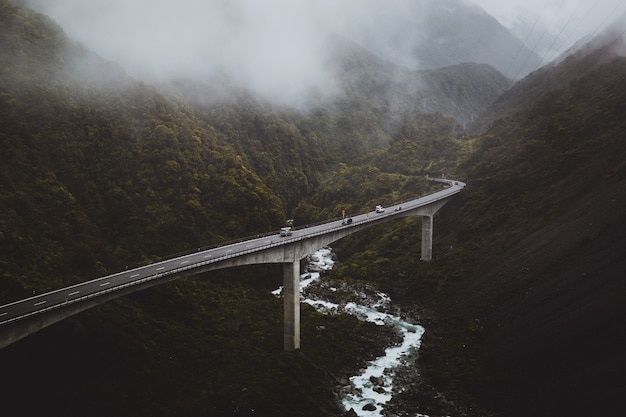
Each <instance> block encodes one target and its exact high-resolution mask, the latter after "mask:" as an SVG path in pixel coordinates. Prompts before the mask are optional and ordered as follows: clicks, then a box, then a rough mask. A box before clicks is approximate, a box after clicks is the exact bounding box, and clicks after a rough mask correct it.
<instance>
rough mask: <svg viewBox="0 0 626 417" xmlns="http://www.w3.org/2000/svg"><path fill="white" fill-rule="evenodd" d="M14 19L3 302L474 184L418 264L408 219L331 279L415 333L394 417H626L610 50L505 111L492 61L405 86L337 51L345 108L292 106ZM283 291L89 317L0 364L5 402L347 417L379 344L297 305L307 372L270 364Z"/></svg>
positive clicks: (226, 287) (264, 287)
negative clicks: (415, 347)
mask: <svg viewBox="0 0 626 417" xmlns="http://www.w3.org/2000/svg"><path fill="white" fill-rule="evenodd" d="M16 3H23V2H11V1H8V0H0V160H1V162H2V164H1V165H0V249H1V250H0V303H5V302H11V301H13V300H16V299H19V298H21V297H27V296H29V295H31V294H33V293H39V292H43V291H47V290H50V289H54V288H58V287H60V286H62V285H67V284H69V283H73V282H76V281H81V280H86V279H89V278H94V277H97V276H101V275H103V274H105V273H107V272H111V271H114V270H117V269H119V268H124V267H126V266H130V265H134V264H137V263H142V262H146V261H148V260H154V259H158V258H159V257H162V256H168V255H171V254H174V253H177V252H181V251H189V250H196V249H197V248H198V247H202V246H205V245H212V244H216V243H219V242H224V241H227V240H230V239H236V238H240V237H243V236H249V235H253V234H257V233H264V232H271V231H273V230H277V229H278V228H279V227H280V226H282V225H283V224H284V222H285V220H286V219H287V218H294V219H295V221H296V225H297V226H300V225H303V224H306V223H310V222H317V221H321V220H325V219H329V218H334V217H337V216H339V215H340V213H341V212H342V210H346V211H347V212H348V213H352V212H358V211H362V210H363V209H366V208H370V209H371V207H372V206H373V205H374V204H379V203H382V204H389V203H393V202H397V201H402V200H404V199H406V198H412V197H415V196H417V195H421V194H424V193H426V192H428V191H429V190H431V187H434V186H433V184H432V183H429V182H427V181H426V180H425V179H424V176H425V175H426V174H430V175H439V174H446V175H448V176H449V177H453V178H459V179H461V180H463V181H466V182H467V183H468V186H467V187H466V188H465V189H464V191H463V192H462V193H461V194H459V195H458V196H457V197H455V198H454V199H453V200H452V201H451V202H450V203H448V204H447V205H446V206H445V207H444V208H443V209H442V210H441V211H440V213H439V214H438V215H437V216H436V217H435V242H434V261H433V262H430V263H424V262H420V261H419V253H420V248H419V245H420V241H421V239H420V236H421V235H420V233H421V230H420V227H421V225H420V221H419V219H418V218H408V219H403V220H399V221H395V222H389V223H387V224H386V225H385V227H379V228H372V229H371V230H369V231H368V232H364V233H360V234H357V235H354V236H351V237H350V238H346V239H343V240H342V241H340V242H337V244H336V245H335V246H334V249H335V252H336V254H337V256H338V264H337V266H336V268H335V269H334V270H333V271H332V272H331V273H330V274H329V276H328V279H332V280H340V281H341V282H346V283H363V282H366V283H368V284H375V285H376V286H377V288H379V289H380V290H382V291H386V292H388V293H389V294H390V295H391V297H392V298H393V300H394V302H395V303H397V306H398V307H399V308H401V309H402V311H403V314H406V315H409V316H411V317H413V319H414V320H416V321H418V322H420V323H422V324H423V325H424V326H425V327H426V328H427V332H426V334H425V337H424V341H423V345H422V348H421V349H420V352H419V360H418V362H417V365H416V366H417V367H418V368H419V369H418V371H419V372H418V373H419V374H420V381H421V382H420V383H415V384H408V385H407V387H406V389H405V390H403V391H402V393H401V394H398V395H397V396H396V397H395V398H394V400H393V401H392V403H391V404H390V405H389V410H395V411H396V412H397V414H398V415H403V414H402V413H411V412H415V413H417V412H420V413H423V412H424V411H427V412H428V413H429V415H443V414H446V415H447V414H450V412H449V410H450V408H445V407H443V406H442V405H441V404H444V403H445V404H446V407H450V404H454V403H456V404H458V406H456V407H457V408H454V409H455V410H456V412H458V414H459V415H461V414H463V413H465V414H467V415H472V413H475V414H481V415H483V414H486V415H502V416H516V415H519V416H522V415H529V414H532V415H545V416H548V415H549V416H551V417H554V416H558V415H563V416H565V415H572V413H575V412H580V411H581V410H582V411H584V412H586V413H588V414H590V415H593V414H596V413H598V412H604V413H606V414H618V412H620V411H623V410H624V409H626V408H625V407H624V403H623V400H622V398H623V396H622V395H620V394H621V393H623V390H624V386H623V384H621V383H614V382H612V381H616V380H619V376H620V375H621V374H623V372H624V371H626V367H625V366H624V363H625V358H624V356H623V355H624V354H623V352H626V349H625V348H626V346H624V344H623V342H622V341H621V339H620V336H621V334H620V330H621V329H622V328H623V327H624V324H626V311H624V307H623V302H622V301H623V299H624V297H625V296H626V289H625V288H624V285H623V283H622V282H623V279H622V277H623V272H624V271H626V265H625V264H624V259H626V258H625V257H624V256H623V255H624V253H623V250H624V249H623V248H624V247H626V242H625V241H624V239H625V236H626V233H625V230H626V227H625V219H624V214H623V213H625V212H626V211H625V210H624V208H625V207H626V202H625V201H624V197H623V196H626V193H625V192H624V191H626V190H625V188H626V185H625V184H626V182H625V179H624V174H625V169H626V166H625V163H624V161H626V155H625V153H626V148H625V147H624V145H623V143H622V142H623V141H622V136H623V135H622V132H623V131H624V129H625V128H626V126H624V123H625V121H624V119H623V115H624V105H623V103H626V90H625V87H624V86H625V85H626V84H624V78H625V77H626V61H625V60H624V58H623V57H622V56H620V55H619V51H620V47H621V46H623V45H622V44H621V42H622V41H621V37H617V38H616V35H615V36H613V37H612V36H611V35H608V37H607V38H606V39H608V43H607V41H606V40H602V39H600V40H598V42H600V43H599V44H591V45H589V49H585V50H581V51H582V52H580V53H579V54H577V55H573V56H571V57H569V58H565V59H563V60H561V61H560V62H559V63H555V64H554V65H552V66H550V67H546V68H544V69H542V70H541V71H537V72H536V73H534V74H532V75H531V76H529V77H528V78H526V79H524V80H522V81H521V82H519V83H517V84H515V85H514V86H513V87H512V88H511V89H510V90H508V91H507V89H508V88H509V87H510V80H508V79H507V78H506V77H504V76H503V75H502V74H500V73H498V72H497V71H496V70H494V69H493V68H492V67H489V66H486V65H483V64H462V65H455V66H451V67H446V68H441V69H438V70H428V71H410V70H407V69H404V68H402V67H399V66H397V65H394V64H390V63H389V62H387V61H385V60H383V59H381V58H380V57H377V56H376V55H374V54H373V53H372V52H369V51H366V50H365V49H363V48H361V47H359V46H358V45H356V44H354V43H352V42H349V41H347V40H345V39H337V41H336V42H335V46H336V48H337V49H336V54H335V56H334V59H333V71H334V74H335V75H336V76H337V79H338V80H339V81H340V84H341V94H339V95H337V96H335V97H333V98H332V99H328V98H324V99H323V100H322V99H321V98H314V99H312V100H311V102H310V103H309V104H310V105H307V106H303V107H299V108H290V107H288V106H282V105H277V104H275V103H271V102H268V101H266V100H264V99H262V98H260V97H258V96H255V95H254V94H253V93H252V92H250V91H247V90H246V89H244V88H242V87H240V86H236V85H233V84H232V83H231V81H232V80H229V79H227V77H226V79H221V80H217V82H215V80H191V79H185V78H180V79H174V80H170V82H168V83H160V84H156V83H154V84H151V83H146V82H142V81H140V80H137V79H133V78H132V77H130V76H128V75H127V74H126V73H125V72H124V70H123V69H122V68H121V67H120V66H118V65H117V64H116V63H113V62H109V61H106V60H104V59H102V58H100V57H98V56H97V55H95V54H93V53H92V52H90V51H89V50H88V49H87V48H86V47H84V46H82V45H80V44H78V43H76V42H75V41H73V40H72V39H70V38H68V37H67V35H66V34H65V33H64V32H63V30H62V28H61V27H59V26H58V25H57V24H55V23H54V22H53V21H52V20H51V19H49V18H47V17H45V16H43V15H41V14H39V13H36V12H34V11H32V10H29V9H26V8H23V7H20V6H16ZM618 33H619V32H618ZM618 40H619V41H618ZM608 46H610V47H608ZM503 93H504V94H503ZM470 125H472V127H473V129H474V132H473V133H471V134H470V133H468V130H466V129H468V128H469V127H470ZM280 279H281V271H280V267H279V266H272V265H270V266H255V267H246V268H237V269H233V270H228V271H218V272H213V273H210V274H206V275H204V276H201V277H196V278H194V279H184V280H180V281H177V282H174V283H171V284H168V285H164V286H162V287H158V288H154V289H151V290H147V291H143V292H141V293H137V294H134V295H131V296H127V297H123V298H121V299H118V300H116V301H114V302H109V303H106V304H104V305H102V306H100V307H98V308H94V309H92V310H89V311H86V312H84V313H81V314H79V315H77V316H75V317H73V318H71V319H69V320H65V321H63V322H61V323H59V324H58V325H55V326H52V327H50V328H48V329H46V330H44V331H42V332H39V333H37V334H34V335H32V336H30V337H28V338H26V339H24V340H22V341H20V342H18V343H16V344H14V345H11V346H9V347H7V348H5V349H2V350H1V351H0V368H1V369H3V376H4V378H3V382H2V383H1V385H0V398H2V400H3V401H4V402H5V403H12V404H19V405H20V407H21V410H22V412H21V414H20V413H16V414H15V415H25V416H26V415H29V416H30V415H34V414H40V413H42V412H48V413H49V412H54V413H58V412H63V413H64V414H65V415H68V416H73V415H76V416H78V415H81V416H82V415H85V414H89V415H94V416H99V415H102V416H105V415H106V416H110V415H119V416H142V415H145V416H151V417H154V416H170V415H181V416H207V415H208V416H222V415H234V414H235V412H237V413H238V415H241V414H244V413H252V412H251V410H252V409H254V410H255V411H254V414H253V415H264V416H312V417H313V416H316V417H317V416H324V415H327V416H337V415H341V414H343V412H342V410H341V409H340V407H339V405H338V402H337V397H336V387H335V386H336V384H337V383H338V381H340V380H342V379H345V378H346V376H348V375H351V372H354V371H356V370H357V369H358V368H360V367H362V366H363V364H364V363H365V362H366V361H367V360H369V359H372V358H373V357H374V356H375V355H376V354H380V352H382V351H383V349H384V348H385V347H386V345H387V344H388V343H389V340H393V338H394V335H393V331H392V330H390V329H387V328H385V327H378V326H375V325H373V324H367V323H363V322H360V321H359V320H357V319H356V318H354V317H350V316H345V315H335V316H324V315H321V314H318V313H316V312H314V311H313V310H312V309H311V308H309V307H308V306H306V305H303V306H302V340H303V345H302V349H301V350H299V351H296V352H283V351H282V303H281V300H280V299H278V298H276V297H275V296H273V295H272V294H270V293H269V291H268V290H270V289H274V288H276V287H277V286H278V285H279V284H280ZM59 375H62V377H60V376H59ZM607 375H612V376H614V377H615V378H613V379H611V378H607ZM425 386H428V387H430V388H429V389H428V390H426V391H420V390H421V389H424V387H425ZM426 397H429V398H430V401H429V403H428V404H429V405H428V407H431V408H427V409H425V408H424V399H425V398H426ZM433 398H436V399H437V400H433ZM431 403H432V404H431ZM472 410H473V411H472ZM476 410H488V411H476ZM389 412H390V413H391V412H392V411H389Z"/></svg>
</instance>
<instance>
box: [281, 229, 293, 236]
mask: <svg viewBox="0 0 626 417" xmlns="http://www.w3.org/2000/svg"><path fill="white" fill-rule="evenodd" d="M280 235H281V236H283V237H285V236H291V227H281V228H280Z"/></svg>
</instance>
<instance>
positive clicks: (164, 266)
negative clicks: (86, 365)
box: [0, 179, 465, 325]
mask: <svg viewBox="0 0 626 417" xmlns="http://www.w3.org/2000/svg"><path fill="white" fill-rule="evenodd" d="M432 180H433V181H438V182H442V183H444V184H446V185H447V187H446V188H445V189H443V190H441V191H438V192H435V193H433V194H429V195H427V196H425V197H421V198H418V199H415V200H411V201H408V202H404V203H401V204H397V205H393V206H390V207H386V210H385V212H383V213H376V212H374V211H371V212H368V213H363V214H359V215H357V216H353V217H352V220H353V221H352V223H351V224H349V225H343V224H342V221H341V220H334V221H331V222H328V223H323V224H319V225H315V226H311V227H307V228H303V229H299V230H294V231H293V234H292V236H289V237H281V236H279V235H278V234H274V235H270V236H265V237H261V238H254V239H250V240H244V241H241V242H238V243H233V244H229V245H225V246H220V247H217V248H213V249H208V250H203V251H199V252H195V253H191V254H188V255H184V256H180V257H177V258H173V259H169V260H165V261H160V262H156V263H153V264H150V265H146V266H142V267H139V268H134V269H129V270H125V271H123V272H118V273H115V274H112V275H108V276H105V277H102V278H97V279H94V280H91V281H86V282H83V283H80V284H76V285H72V286H70V287H66V288H62V289H59V290H55V291H51V292H48V293H45V294H41V295H37V296H34V297H30V298H27V299H24V300H19V301H16V302H13V303H10V304H6V305H3V306H0V325H2V324H4V323H9V322H13V321H15V320H18V319H20V318H23V317H27V316H30V315H33V314H37V313H39V312H42V311H45V310H49V309H53V308H55V307H59V306H62V305H66V304H68V303H72V302H75V301H78V300H82V299H86V298H92V297H95V296H96V295H100V294H102V293H104V292H111V291H115V290H116V289H120V288H126V287H129V286H132V285H136V284H138V283H141V282H145V281H147V280H151V279H155V278H158V277H161V276H163V275H167V274H170V273H173V272H178V271H181V270H184V269H191V268H194V267H198V266H200V265H206V264H209V263H213V262H217V261H221V260H224V259H228V258H232V257H236V256H240V255H243V254H248V253H250V252H256V251H260V250H263V249H266V248H268V247H274V246H279V245H284V244H287V243H291V242H293V241H295V240H301V239H306V238H308V237H311V236H317V235H320V234H324V233H327V232H330V231H332V230H336V229H337V228H341V227H352V226H355V225H358V224H362V223H364V222H371V221H376V220H381V219H383V218H386V217H390V216H394V215H396V214H399V213H401V212H404V211H406V210H408V209H412V208H416V207H420V206H424V205H427V204H430V203H432V202H434V201H437V200H441V199H444V198H447V197H449V196H450V195H452V194H456V193H458V192H459V191H460V190H461V189H462V188H463V187H465V183H463V182H460V181H454V180H445V179H432ZM400 207H401V210H400Z"/></svg>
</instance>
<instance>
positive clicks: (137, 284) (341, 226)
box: [0, 178, 465, 350]
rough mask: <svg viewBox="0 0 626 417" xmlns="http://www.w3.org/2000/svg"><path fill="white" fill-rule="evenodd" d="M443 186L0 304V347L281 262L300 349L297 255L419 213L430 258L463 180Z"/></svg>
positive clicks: (287, 329) (290, 332) (292, 333)
mask: <svg viewBox="0 0 626 417" xmlns="http://www.w3.org/2000/svg"><path fill="white" fill-rule="evenodd" d="M431 180H433V181H438V182H440V183H443V184H444V187H445V188H444V189H443V190H441V191H437V192H435V193H433V194H429V195H427V196H425V197H421V198H418V199H415V200H411V201H408V202H404V203H401V204H398V205H395V206H391V207H387V208H386V209H385V211H384V212H377V211H372V212H368V213H363V214H359V215H357V216H353V217H351V218H350V219H351V222H346V221H345V220H346V219H341V220H334V221H331V222H328V223H324V224H319V225H316V226H311V227H306V228H303V229H299V230H295V231H293V232H292V234H291V235H289V236H281V235H279V234H273V235H267V236H263V237H257V238H253V239H248V240H242V241H240V242H237V243H232V244H227V245H224V246H219V247H216V248H213V249H207V250H198V251H197V252H194V253H191V254H187V255H184V256H179V257H176V258H172V259H167V260H164V261H160V262H156V263H153V264H150V265H146V266H142V267H139V268H134V269H129V270H125V271H123V272H119V273H115V274H112V275H108V276H105V277H101V278H97V279H95V280H91V281H87V282H83V283H80V284H76V285H73V286H70V287H66V288H62V289H59V290H55V291H51V292H48V293H45V294H41V295H37V296H34V297H30V298H27V299H24V300H19V301H16V302H13V303H10V304H6V305H3V306H0V348H2V347H5V346H7V345H10V344H11V343H14V342H16V341H18V340H20V339H22V338H24V337H26V336H28V335H30V334H32V333H34V332H37V331H39V330H41V329H43V328H45V327H47V326H50V325H52V324H54V323H56V322H58V321H60V320H63V319H65V318H67V317H69V316H72V315H74V314H77V313H79V312H81V311H84V310H87V309H89V308H92V307H95V306H97V305H99V304H102V303H104V302H106V301H109V300H113V299H115V298H119V297H122V296H124V295H126V294H130V293H133V292H136V291H140V290H143V289H146V288H150V287H153V286H156V285H160V284H163V283H166V282H170V281H173V280H175V279H178V278H182V277H187V276H191V275H196V274H201V273H204V272H207V271H213V270H216V269H223V268H230V267H234V266H241V265H251V264H263V263H280V264H283V299H284V348H285V350H295V349H299V348H300V293H299V281H300V275H301V274H300V260H302V259H304V258H305V257H307V256H308V255H310V254H312V253H313V252H315V251H316V250H318V249H320V248H322V247H324V246H326V245H328V244H330V243H332V242H335V241H337V240H339V239H341V238H343V237H345V236H348V235H350V234H352V233H356V232H359V231H361V230H363V229H365V228H367V227H371V226H374V225H377V224H380V223H382V222H386V221H389V220H393V219H396V218H399V217H407V216H421V217H422V248H421V258H420V259H422V260H424V261H430V260H431V259H432V240H433V216H434V215H435V213H436V212H437V211H438V210H439V209H440V208H441V207H442V206H443V205H444V204H445V203H446V202H447V201H448V200H449V199H450V198H451V197H452V196H454V195H455V194H457V193H458V192H460V191H461V190H462V189H463V187H465V183H462V182H460V181H454V180H447V179H441V178H435V179H431Z"/></svg>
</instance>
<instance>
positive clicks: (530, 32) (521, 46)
mask: <svg viewBox="0 0 626 417" xmlns="http://www.w3.org/2000/svg"><path fill="white" fill-rule="evenodd" d="M547 5H548V1H547V0H546V2H545V3H544V4H543V8H542V9H541V12H539V15H538V16H537V18H536V19H535V22H534V23H533V26H532V27H531V28H530V31H529V32H528V34H527V35H526V39H524V42H523V43H522V44H521V45H520V47H519V49H518V51H517V53H516V54H515V56H514V57H513V60H512V61H511V62H510V63H509V66H508V67H507V68H506V71H505V72H504V74H505V75H506V74H508V73H509V70H510V69H511V67H512V66H513V63H514V62H515V61H516V60H517V57H518V56H519V54H520V53H521V52H522V49H524V47H525V46H526V44H527V43H528V39H529V38H530V35H531V34H532V33H533V31H534V30H535V26H537V22H539V19H540V18H541V16H542V15H543V12H544V10H546V6H547Z"/></svg>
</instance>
